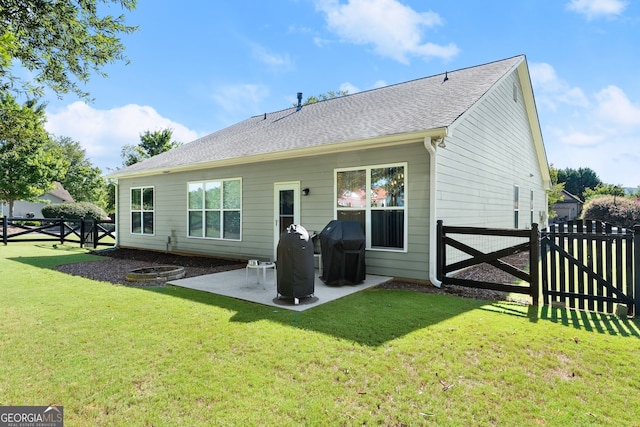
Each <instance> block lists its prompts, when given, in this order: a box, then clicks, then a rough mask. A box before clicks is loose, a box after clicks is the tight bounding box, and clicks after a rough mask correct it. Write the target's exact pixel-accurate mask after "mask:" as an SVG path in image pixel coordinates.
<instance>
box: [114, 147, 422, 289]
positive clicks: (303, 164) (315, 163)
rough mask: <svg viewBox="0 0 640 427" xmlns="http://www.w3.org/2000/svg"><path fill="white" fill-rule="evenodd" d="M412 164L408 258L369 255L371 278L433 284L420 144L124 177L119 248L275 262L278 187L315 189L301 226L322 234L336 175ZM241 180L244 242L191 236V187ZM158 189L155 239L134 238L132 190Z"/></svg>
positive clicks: (303, 201) (304, 205)
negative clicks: (340, 170)
mask: <svg viewBox="0 0 640 427" xmlns="http://www.w3.org/2000/svg"><path fill="white" fill-rule="evenodd" d="M396 162H408V181H409V182H408V205H409V208H410V211H409V215H408V220H407V221H408V225H409V233H408V234H409V240H408V248H409V250H408V253H397V252H383V251H367V254H366V261H367V272H368V273H371V274H381V275H389V276H397V277H407V278H415V279H426V278H427V273H428V272H427V268H428V266H427V260H428V237H429V235H428V225H429V224H428V213H429V209H428V201H429V193H428V191H429V190H428V189H429V166H428V165H429V157H428V153H427V151H426V150H425V148H424V146H423V144H422V143H412V144H407V145H402V146H396V147H392V148H387V149H384V148H381V149H367V150H360V151H357V152H355V151H354V152H348V153H337V154H332V155H325V156H316V157H313V158H304V159H295V160H281V161H273V162H268V163H261V164H249V165H244V166H236V167H225V168H217V169H207V170H202V171H194V172H185V173H175V174H165V175H158V176H153V177H146V178H136V179H121V180H120V183H119V186H120V197H119V206H118V208H119V212H120V213H121V214H120V215H118V224H119V230H120V233H119V243H120V245H121V246H125V247H139V248H144V249H153V250H166V241H167V237H168V236H171V242H172V243H171V245H170V246H169V250H170V251H172V252H182V253H193V254H206V255H211V256H224V257H229V258H259V259H265V260H266V259H272V258H273V247H274V241H273V239H274V237H273V235H274V225H275V224H274V183H276V182H293V181H299V182H300V188H301V189H303V188H309V189H310V193H309V195H308V196H301V198H300V205H301V206H300V209H301V210H300V215H301V225H302V226H304V227H305V228H306V229H307V230H309V231H316V232H318V233H319V232H320V231H322V229H323V228H324V227H325V225H326V224H327V223H328V222H329V221H331V220H332V219H334V204H335V195H334V194H333V193H334V169H335V168H347V167H356V166H370V165H377V164H387V163H396ZM237 177H240V178H242V196H243V197H242V241H240V242H233V241H222V240H209V239H194V238H187V237H186V235H187V213H186V206H187V182H190V181H201V180H202V181H206V180H212V179H224V178H237ZM148 185H153V186H155V197H156V205H155V210H156V221H155V225H156V233H155V235H154V236H137V235H132V234H130V233H129V215H130V201H129V192H130V188H131V187H138V186H148Z"/></svg>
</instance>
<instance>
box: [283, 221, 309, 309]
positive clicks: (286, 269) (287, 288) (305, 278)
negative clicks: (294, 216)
mask: <svg viewBox="0 0 640 427" xmlns="http://www.w3.org/2000/svg"><path fill="white" fill-rule="evenodd" d="M277 255H278V263H277V266H278V269H277V271H278V297H280V296H284V297H292V298H293V300H294V302H295V303H296V304H297V302H298V298H302V297H306V296H311V295H313V293H314V288H315V269H314V266H313V242H312V240H311V238H310V237H309V233H307V230H305V229H304V227H303V226H301V225H296V224H292V225H290V226H289V227H288V228H287V230H286V231H285V232H284V233H282V234H281V235H280V241H279V242H278V249H277Z"/></svg>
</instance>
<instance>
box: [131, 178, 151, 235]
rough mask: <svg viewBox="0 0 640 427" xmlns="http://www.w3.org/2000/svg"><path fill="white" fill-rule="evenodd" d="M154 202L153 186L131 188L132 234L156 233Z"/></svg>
mask: <svg viewBox="0 0 640 427" xmlns="http://www.w3.org/2000/svg"><path fill="white" fill-rule="evenodd" d="M154 203H155V202H154V198H153V187H137V188H132V189H131V234H149V235H152V234H153V233H154V229H153V219H154V214H155V210H154Z"/></svg>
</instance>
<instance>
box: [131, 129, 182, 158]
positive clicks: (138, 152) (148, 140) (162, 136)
mask: <svg viewBox="0 0 640 427" xmlns="http://www.w3.org/2000/svg"><path fill="white" fill-rule="evenodd" d="M172 138H173V131H172V130H171V129H162V130H157V131H153V132H151V131H145V132H144V133H143V134H141V135H140V142H139V143H138V145H125V146H124V147H122V152H121V153H120V156H121V157H122V160H123V163H124V165H125V166H131V165H134V164H136V163H138V162H141V161H143V160H145V159H148V158H150V157H153V156H156V155H158V154H161V153H164V152H165V151H169V150H171V149H172V148H176V147H179V146H180V145H182V143H180V142H177V141H173V140H172Z"/></svg>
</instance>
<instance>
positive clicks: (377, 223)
mask: <svg viewBox="0 0 640 427" xmlns="http://www.w3.org/2000/svg"><path fill="white" fill-rule="evenodd" d="M406 172H407V165H406V163H401V164H392V165H384V166H367V167H360V168H353V169H342V170H337V171H336V176H335V183H336V187H335V188H336V218H337V219H338V220H351V221H358V222H359V223H360V225H361V226H362V229H363V231H364V233H365V236H366V237H367V249H386V250H405V249H406V214H407V211H406V209H405V208H406V198H405V190H406V179H407V177H406Z"/></svg>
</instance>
